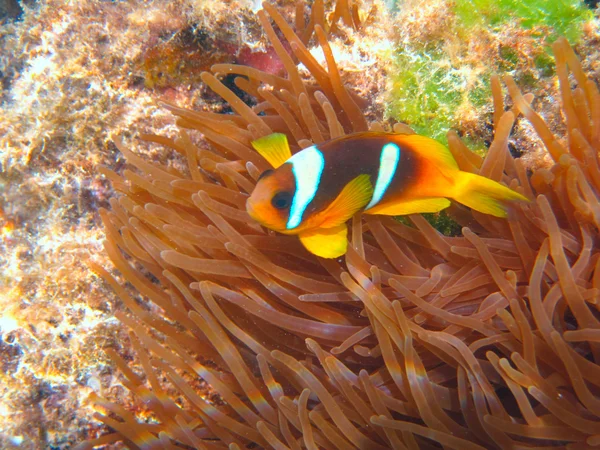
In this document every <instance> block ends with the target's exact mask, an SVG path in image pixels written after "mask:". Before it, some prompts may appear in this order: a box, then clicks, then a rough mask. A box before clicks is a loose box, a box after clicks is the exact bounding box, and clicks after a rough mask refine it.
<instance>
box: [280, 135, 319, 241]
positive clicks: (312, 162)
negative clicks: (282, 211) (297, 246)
mask: <svg viewBox="0 0 600 450" xmlns="http://www.w3.org/2000/svg"><path fill="white" fill-rule="evenodd" d="M286 163H290V164H292V173H293V174H294V178H295V179H296V193H295V194H294V198H293V200H292V207H291V208H290V216H289V218H288V222H287V225H286V228H287V229H288V230H291V229H293V228H296V227H297V226H298V225H300V223H301V222H302V216H303V214H304V211H306V208H307V207H308V205H309V204H310V202H311V201H313V199H314V198H315V195H316V194H317V191H318V190H319V184H321V175H322V174H323V168H324V167H325V158H324V157H323V153H321V151H320V150H319V149H318V148H317V147H316V146H314V145H313V146H311V147H307V148H305V149H304V150H302V151H300V152H298V153H296V154H295V155H294V156H292V157H291V158H290V159H288V160H287V161H286Z"/></svg>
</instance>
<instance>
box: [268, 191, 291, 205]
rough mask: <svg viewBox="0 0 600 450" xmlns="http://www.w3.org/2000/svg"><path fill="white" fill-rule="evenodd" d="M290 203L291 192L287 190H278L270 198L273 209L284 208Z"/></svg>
mask: <svg viewBox="0 0 600 450" xmlns="http://www.w3.org/2000/svg"><path fill="white" fill-rule="evenodd" d="M291 203H292V194H290V193H289V192H278V193H277V194H275V195H274V196H273V198H272V199H271V204H272V205H273V207H274V208H275V209H286V208H288V207H289V206H290V204H291Z"/></svg>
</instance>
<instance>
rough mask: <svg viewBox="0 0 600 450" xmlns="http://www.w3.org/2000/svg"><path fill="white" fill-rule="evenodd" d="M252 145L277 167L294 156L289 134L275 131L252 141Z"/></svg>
mask: <svg viewBox="0 0 600 450" xmlns="http://www.w3.org/2000/svg"><path fill="white" fill-rule="evenodd" d="M251 144H252V147H254V149H255V150H256V151H257V152H258V153H259V154H260V156H262V157H263V158H265V159H266V160H267V161H268V162H269V164H271V165H272V166H273V167H274V168H275V169H277V168H278V167H279V166H281V165H282V164H283V163H285V162H286V161H287V160H288V159H290V158H291V157H292V151H291V150H290V146H289V144H288V140H287V136H286V135H285V134H283V133H273V134H269V135H268V136H263V137H261V138H259V139H256V140H255V141H252V142H251Z"/></svg>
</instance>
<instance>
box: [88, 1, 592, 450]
mask: <svg viewBox="0 0 600 450" xmlns="http://www.w3.org/2000/svg"><path fill="white" fill-rule="evenodd" d="M356 11H357V10H356V8H354V7H349V4H348V2H347V1H345V0H340V1H339V2H338V3H337V8H336V10H335V12H334V14H333V17H332V19H331V21H327V20H326V19H325V15H324V12H323V4H322V2H320V1H319V0H317V1H315V3H314V5H313V8H312V13H311V15H310V19H309V22H308V23H305V21H304V6H303V4H302V3H298V9H297V15H296V20H295V24H294V26H291V25H290V24H288V23H287V22H286V20H285V19H284V17H282V15H281V14H280V13H279V12H278V11H277V9H276V8H274V7H273V6H271V5H269V4H265V5H264V10H263V11H260V12H258V17H259V19H260V21H261V23H262V25H263V27H264V29H265V33H266V35H267V36H268V38H269V40H270V41H271V45H272V46H273V48H274V49H275V51H276V52H277V55H278V56H279V58H280V59H281V61H282V62H283V64H284V66H285V68H286V70H287V76H286V77H279V76H275V75H272V74H267V73H263V72H261V71H258V70H256V69H252V68H249V67H245V66H236V65H230V64H220V65H216V66H214V67H212V72H213V73H203V74H202V80H203V81H204V82H205V83H206V84H207V85H208V86H209V87H210V88H211V89H213V90H214V91H215V92H216V93H218V94H219V95H220V96H221V97H223V98H224V99H225V100H226V101H227V102H229V104H230V105H231V108H232V109H233V110H234V112H235V114H233V115H219V114H215V113H209V112H197V111H189V110H184V109H180V108H177V107H175V106H172V105H166V107H167V108H168V109H169V110H170V111H172V113H173V114H175V115H176V116H177V117H178V120H177V122H178V125H179V126H180V128H181V132H180V135H179V137H178V138H176V139H169V138H166V137H159V136H147V137H146V140H147V141H150V142H154V143H158V144H162V145H164V146H166V147H168V148H169V149H172V150H173V151H175V152H178V153H179V154H180V155H181V156H182V157H183V158H184V159H185V160H186V161H187V167H186V168H185V170H177V169H174V168H173V167H167V166H164V165H161V164H157V163H155V162H151V161H146V160H144V159H143V158H141V157H139V156H136V154H135V153H133V152H132V151H130V150H129V149H127V148H125V146H123V145H121V144H119V148H120V150H121V152H122V153H123V155H124V156H125V157H126V159H127V163H128V166H129V168H128V169H127V170H125V171H124V172H123V174H122V176H119V175H117V174H116V173H114V172H111V171H110V170H108V169H103V170H102V172H103V174H104V175H105V176H106V177H107V178H108V179H110V180H111V181H112V183H113V186H114V187H115V189H117V190H118V191H119V192H120V196H119V197H118V198H115V199H113V200H112V201H111V211H106V210H103V211H101V215H102V218H103V221H104V224H105V229H106V237H107V239H106V251H107V252H108V254H109V255H110V257H111V259H112V261H113V262H114V265H115V267H116V269H118V271H119V272H120V275H121V276H122V278H123V279H124V280H126V281H127V283H129V284H130V285H131V286H133V287H134V288H135V290H137V292H139V294H140V295H141V296H142V297H143V298H144V299H145V300H144V301H142V302H140V301H138V300H136V299H134V297H133V296H131V295H130V293H129V290H128V289H127V286H124V285H122V284H120V283H118V282H117V281H116V279H115V278H113V277H112V276H110V275H109V273H108V272H107V271H105V270H104V269H102V268H100V267H97V266H93V269H94V270H95V271H96V272H97V273H99V274H100V275H101V276H103V277H104V278H105V279H106V280H107V282H108V283H110V284H111V285H112V286H113V288H114V289H115V291H116V292H117V294H118V295H119V296H120V298H121V299H122V301H123V303H124V305H125V307H126V308H127V312H123V313H120V314H119V315H118V317H119V319H120V320H121V321H122V322H123V323H124V324H125V325H126V326H127V327H129V328H130V330H131V331H130V336H131V341H132V345H133V347H134V348H135V350H136V352H137V356H138V358H139V361H140V364H141V367H142V368H143V372H144V373H143V375H141V376H140V375H139V374H137V373H135V371H134V370H132V369H131V368H130V367H129V364H128V362H127V361H126V360H125V359H123V358H122V357H120V356H119V355H117V354H116V353H115V352H111V356H112V358H113V359H114V361H115V363H116V365H117V366H118V367H119V368H120V370H121V371H122V373H123V375H124V381H123V384H124V385H125V386H126V387H127V388H128V389H129V390H130V391H131V392H132V393H133V394H134V395H135V396H137V397H138V398H139V400H140V402H141V404H143V405H144V408H145V411H146V420H145V421H142V420H139V418H138V417H136V414H134V413H133V412H130V411H128V410H126V409H125V408H123V407H122V406H120V405H118V404H114V403H110V402H108V401H106V400H103V399H102V398H100V397H99V396H96V397H94V399H93V400H94V402H95V404H96V405H97V407H98V408H99V409H100V410H101V411H103V413H98V414H97V415H96V417H97V418H98V419H99V420H101V421H102V422H104V423H105V424H106V425H107V426H108V427H110V428H111V429H112V430H113V432H112V433H110V434H107V435H105V436H102V437H100V438H98V439H96V440H94V441H89V442H87V443H85V444H83V445H82V446H81V447H80V448H90V447H93V446H97V445H100V444H106V443H111V442H116V441H123V442H125V443H126V445H128V446H130V447H132V448H144V449H150V448H181V447H182V446H183V447H184V448H196V449H220V448H229V449H241V448H275V449H293V450H296V449H298V450H299V449H301V448H302V447H306V448H307V449H316V448H325V449H334V448H338V449H351V448H360V449H382V450H383V449H388V448H394V449H408V448H410V449H416V448H440V447H444V448H457V449H459V448H460V449H483V448H520V449H523V448H558V447H565V446H566V447H567V448H573V449H583V448H589V447H591V446H596V445H600V396H599V395H600V365H599V362H600V322H599V320H598V317H599V315H598V297H599V293H600V291H599V289H600V252H599V251H598V250H597V247H596V246H595V243H596V242H597V239H598V229H599V226H600V202H599V200H598V191H599V189H600V167H599V158H598V151H600V126H599V123H600V94H599V93H598V88H597V87H596V85H595V84H594V83H593V82H592V81H591V80H589V79H588V78H587V77H586V75H585V74H584V72H583V71H582V69H581V66H580V64H579V61H578V59H577V57H576V55H575V53H574V52H573V50H572V49H571V47H570V46H569V45H568V43H567V42H566V40H564V39H559V40H558V41H557V42H556V43H555V44H554V54H555V58H556V68H557V75H558V78H559V81H560V88H561V89H560V90H561V95H562V104H561V105H562V109H563V112H564V117H565V119H566V126H567V136H566V137H565V138H564V139H561V138H559V137H557V136H555V135H554V134H553V133H552V131H551V130H550V129H549V128H548V127H547V125H546V124H545V123H544V121H543V119H542V118H541V117H540V116H539V115H538V114H536V112H535V111H534V110H533V109H532V107H531V105H530V103H531V100H532V96H531V95H523V94H522V93H521V92H520V90H519V88H518V87H517V85H516V84H515V82H514V81H513V79H512V78H511V77H509V76H506V77H504V79H503V81H504V83H505V84H506V87H507V88H508V92H509V94H510V98H511V99H512V104H513V106H512V109H507V108H506V105H505V103H504V94H503V92H502V87H501V82H500V79H499V78H497V77H496V78H493V79H492V83H491V85H492V90H493V103H494V109H495V112H494V141H493V143H492V144H491V146H490V149H489V151H488V152H487V155H486V157H485V158H481V157H480V156H478V155H476V154H474V153H472V152H471V151H469V150H468V148H467V147H466V146H465V145H464V144H463V143H462V142H461V141H460V139H459V138H458V136H457V134H456V133H454V132H450V133H448V142H449V146H450V149H451V151H452V153H453V154H454V156H455V158H456V160H457V162H458V164H459V166H460V168H461V169H462V170H466V171H470V172H475V173H479V174H482V175H485V176H487V177H489V178H491V179H494V180H497V181H501V182H503V183H505V184H506V185H508V186H510V187H511V188H513V189H515V190H517V191H519V192H521V193H522V194H524V195H525V196H527V197H528V198H529V199H531V203H529V204H524V205H518V206H516V207H515V209H514V211H512V213H511V215H510V216H509V218H508V220H503V219H496V218H494V217H490V216H486V215H482V214H479V213H477V212H472V211H470V210H468V209H466V208H463V207H461V206H458V205H453V206H452V207H451V210H450V214H451V215H452V217H453V218H454V219H455V220H456V221H457V222H458V223H459V224H461V225H462V226H463V227H464V228H462V233H461V235H459V236H445V235H443V234H441V233H440V232H439V231H437V230H436V229H435V228H434V227H433V226H432V225H431V224H430V223H429V222H428V221H427V220H425V219H424V218H423V217H422V216H421V215H412V216H409V217H408V222H406V223H404V222H398V221H396V220H394V219H392V218H388V217H373V216H371V217H361V216H360V215H358V216H356V217H354V219H353V220H352V229H351V233H350V234H351V245H350V247H349V251H348V253H347V255H346V256H345V257H344V258H342V259H339V260H322V259H318V258H315V257H314V256H312V255H310V254H309V253H307V252H306V251H305V250H304V249H303V248H302V246H301V245H300V244H299V243H298V241H297V239H296V238H295V237H289V236H281V235H277V234H275V233H272V232H270V231H268V230H266V229H263V228H261V227H260V226H258V225H257V224H256V223H254V222H253V221H252V220H251V219H250V217H249V216H248V215H247V213H246V211H245V208H244V205H245V200H246V198H247V196H248V194H249V193H250V192H251V191H252V189H253V186H254V184H255V181H256V179H257V178H258V176H259V175H260V173H261V171H263V170H264V169H266V168H267V163H266V162H265V161H264V160H263V159H262V158H261V157H260V156H259V155H258V154H257V153H255V152H254V151H253V150H252V147H251V145H250V141H252V140H253V139H255V138H258V137H260V136H264V135H267V134H269V133H272V132H282V133H285V134H287V136H288V139H289V141H290V143H291V144H292V146H293V149H294V150H298V149H299V148H304V147H306V146H309V145H312V144H313V143H319V142H321V141H324V140H326V139H329V138H333V137H336V136H340V135H343V134H346V133H350V132H355V131H364V130H367V129H369V128H370V129H383V128H384V126H383V125H382V124H378V123H373V124H368V123H367V121H366V120H365V117H364V115H363V112H362V106H363V103H362V100H361V99H359V98H358V97H357V96H356V95H354V94H353V93H352V91H351V90H350V89H348V88H347V87H345V86H344V85H343V83H342V80H341V77H340V73H339V71H338V69H337V67H336V63H335V61H334V58H333V55H332V52H331V49H330V46H329V44H328V37H329V35H330V34H331V33H335V32H336V28H337V25H336V24H337V21H338V19H340V18H341V19H342V20H343V23H344V25H345V26H350V27H354V28H359V27H360V26H361V21H360V19H359V16H358V14H357V13H356ZM273 23H274V24H275V26H276V27H278V29H279V31H278V32H276V31H275V29H274V25H273ZM282 37H283V38H285V40H286V41H287V43H286V44H284V43H282ZM311 39H316V41H317V42H318V44H319V45H320V47H321V49H322V51H323V54H324V55H325V60H326V67H322V66H321V65H319V64H318V62H317V61H316V60H315V58H314V57H313V56H312V55H311V53H310V52H309V50H308V49H307V45H308V43H309V41H311ZM288 49H289V51H288ZM298 63H302V64H303V65H304V66H305V67H306V69H307V70H308V71H309V72H310V73H311V74H312V78H311V79H305V78H304V77H302V76H301V75H300V73H299V72H298V69H297V67H298ZM215 74H238V75H241V76H240V77H238V78H237V79H236V84H237V86H238V87H239V88H240V89H242V90H244V91H246V92H247V93H249V94H251V95H253V96H254V97H255V98H256V99H257V105H256V106H254V107H249V106H247V105H246V104H245V103H243V102H242V101H241V100H240V99H239V98H237V97H236V96H235V95H234V94H233V93H232V92H231V91H230V90H229V89H228V88H226V87H225V86H224V85H223V84H222V83H221V82H220V81H219V79H218V77H217V76H216V75H215ZM572 80H575V81H576V85H577V87H575V88H574V89H572V88H571V86H570V84H571V82H572ZM519 114H523V115H524V116H525V118H526V119H527V120H528V121H530V122H531V124H532V125H533V127H534V128H535V130H536V132H537V133H538V135H539V136H540V138H541V139H542V140H543V142H544V144H545V146H546V147H547V149H548V152H549V153H550V155H551V156H552V158H553V160H554V165H553V166H552V167H551V168H540V169H537V170H535V171H533V173H528V172H527V171H526V169H525V168H524V166H523V164H522V163H521V162H520V161H519V159H513V157H512V156H511V155H510V153H509V151H508V146H507V140H508V137H509V133H510V131H511V128H512V125H513V123H514V121H515V117H516V116H517V115H519ZM393 129H394V131H396V132H402V133H410V132H411V130H410V128H408V127H407V126H406V125H402V124H397V125H395V126H394V127H393ZM186 130H192V131H189V132H188V131H186ZM196 132H200V133H202V135H203V137H204V139H206V140H207V141H208V142H209V143H210V144H211V150H210V151H208V150H201V149H199V148H198V147H197V146H196V145H195V144H194V138H195V136H194V135H193V134H192V133H196ZM200 380H202V381H203V382H205V383H207V384H208V385H210V387H211V389H212V391H213V392H214V393H216V394H218V396H216V400H215V399H214V398H209V397H207V395H206V392H207V391H206V389H200V388H199V381H200ZM167 394H169V395H167Z"/></svg>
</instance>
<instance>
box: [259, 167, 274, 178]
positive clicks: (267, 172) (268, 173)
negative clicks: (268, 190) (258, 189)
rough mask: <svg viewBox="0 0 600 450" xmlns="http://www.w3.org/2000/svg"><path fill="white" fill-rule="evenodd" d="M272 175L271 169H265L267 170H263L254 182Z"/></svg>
mask: <svg viewBox="0 0 600 450" xmlns="http://www.w3.org/2000/svg"><path fill="white" fill-rule="evenodd" d="M272 173H273V169H267V170H265V171H264V172H263V173H261V174H260V175H259V177H258V179H257V180H256V181H260V180H261V179H263V178H264V177H266V176H267V175H271V174H272Z"/></svg>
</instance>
